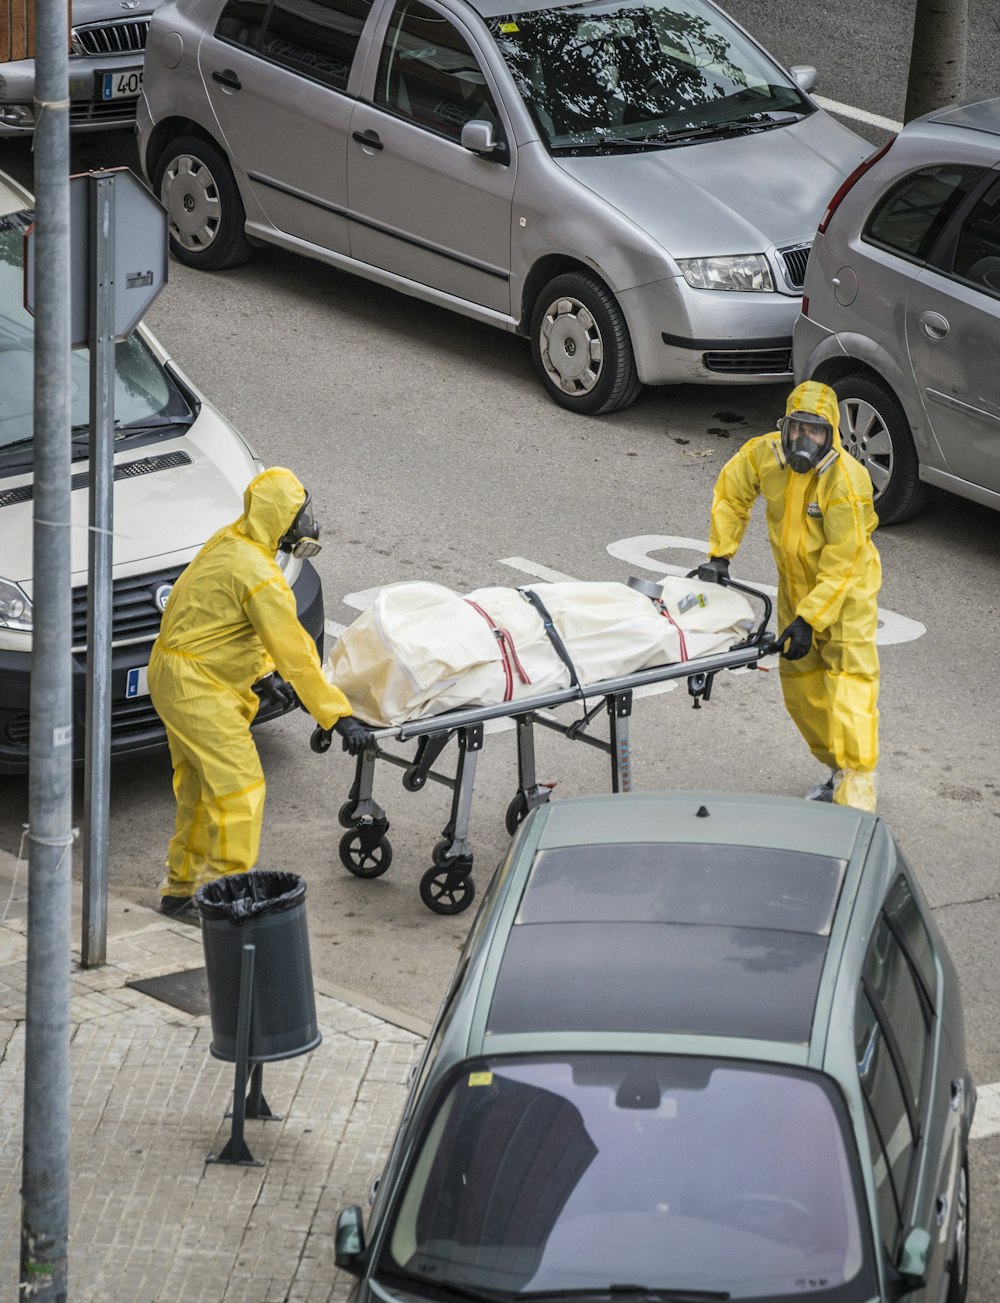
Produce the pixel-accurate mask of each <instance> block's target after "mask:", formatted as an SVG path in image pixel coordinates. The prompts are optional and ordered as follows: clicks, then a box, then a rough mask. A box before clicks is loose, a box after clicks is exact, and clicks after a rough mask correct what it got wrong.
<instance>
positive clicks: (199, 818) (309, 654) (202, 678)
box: [148, 466, 351, 897]
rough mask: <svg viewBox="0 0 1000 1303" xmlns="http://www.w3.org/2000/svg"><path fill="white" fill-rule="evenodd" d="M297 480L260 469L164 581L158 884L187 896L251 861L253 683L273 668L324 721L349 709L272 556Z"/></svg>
mask: <svg viewBox="0 0 1000 1303" xmlns="http://www.w3.org/2000/svg"><path fill="white" fill-rule="evenodd" d="M305 496H306V492H305V489H304V488H303V487H302V485H301V484H300V483H299V481H298V480H297V479H296V477H295V476H294V475H293V474H292V472H291V471H289V470H285V469H284V467H280V466H275V467H271V469H270V470H266V471H263V472H262V473H261V474H260V475H258V476H257V477H256V478H255V479H254V480H252V481H251V483H250V484H249V485H248V487H247V489H246V492H245V493H244V495H243V515H242V516H240V518H239V519H238V520H236V521H234V522H233V523H232V524H231V525H226V526H225V527H224V528H223V529H220V530H219V531H218V532H217V533H216V534H214V535H213V536H212V537H211V538H210V539H209V540H208V542H207V543H206V544H205V545H204V547H203V548H202V549H201V551H200V552H199V553H198V555H197V556H196V557H195V558H194V560H193V561H192V562H191V564H190V565H189V566H188V567H187V569H186V570H185V571H184V572H183V573H182V574H181V576H180V578H179V579H178V580H177V583H176V584H175V585H174V589H173V592H172V593H171V594H170V599H169V601H168V602H167V607H166V610H165V611H164V613H163V621H162V623H161V625H160V634H159V637H158V638H157V639H156V642H155V643H154V644H153V649H152V652H151V654H150V659H149V672H148V673H149V691H150V696H151V697H152V700H153V705H154V706H155V707H156V710H157V713H158V714H159V716H160V718H161V720H162V721H163V723H164V725H165V727H166V730H167V739H168V741H169V743H170V758H171V760H172V762H173V766H174V795H175V797H176V799H177V819H176V825H175V829H174V835H173V837H172V838H171V841H170V846H169V849H168V852H167V876H166V878H165V879H164V881H163V882H162V883H161V885H160V893H161V895H163V896H171V897H180V896H191V895H193V894H194V893H195V891H196V890H197V889H198V887H200V886H201V885H202V884H203V883H205V882H210V881H211V880H212V879H214V878H218V877H220V876H221V875H222V874H225V873H244V872H246V871H248V870H249V869H252V868H253V867H254V866H255V865H256V863H257V851H258V848H259V846H260V830H261V820H262V816H263V813H264V773H263V770H262V769H261V765H260V759H259V758H258V755H257V748H256V746H255V745H254V742H253V739H252V737H251V736H250V723H251V721H252V719H253V717H254V715H255V714H256V713H257V707H258V705H259V704H260V703H259V700H258V698H257V695H256V693H254V692H253V691H252V690H251V684H253V683H255V682H256V681H257V679H259V678H260V677H261V676H262V675H264V674H267V673H269V672H270V671H271V670H273V669H277V671H278V673H279V674H280V675H281V677H282V678H284V679H287V680H288V681H289V682H290V683H291V684H292V686H293V687H294V688H295V691H296V692H297V693H298V695H299V698H300V700H301V701H302V704H303V705H304V706H305V707H306V709H307V710H308V711H309V713H310V714H311V715H312V716H313V718H314V719H315V720H316V722H317V723H318V724H320V725H321V726H322V727H323V728H332V727H333V725H334V724H335V723H336V722H337V720H338V719H340V718H341V716H343V715H350V714H351V707H350V705H349V704H348V701H347V698H346V697H345V696H344V694H343V693H342V692H341V691H340V689H339V688H336V687H334V686H333V685H332V684H330V683H329V682H327V680H326V678H325V677H324V676H323V672H322V670H321V668H320V662H319V656H318V655H317V652H316V645H315V643H314V642H313V640H312V639H311V638H310V636H309V634H308V633H306V631H305V629H304V628H303V627H302V625H301V624H300V623H299V619H298V616H297V614H296V609H295V597H294V595H293V594H292V590H291V588H290V587H289V585H288V582H287V580H286V579H285V577H284V575H283V574H282V572H281V570H280V569H279V567H278V564H277V562H276V561H275V552H276V551H277V548H278V540H279V539H280V538H281V536H282V535H283V534H284V533H285V532H286V530H287V529H288V528H289V526H290V525H291V523H292V521H293V520H294V518H295V516H296V514H297V512H298V510H299V508H300V507H301V506H302V504H303V502H304V501H305Z"/></svg>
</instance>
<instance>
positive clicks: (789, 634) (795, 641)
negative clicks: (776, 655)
mask: <svg viewBox="0 0 1000 1303" xmlns="http://www.w3.org/2000/svg"><path fill="white" fill-rule="evenodd" d="M812 640H813V631H812V625H811V624H807V623H806V622H805V620H803V618H802V616H801V615H797V616H796V617H795V619H794V620H793V621H792V622H791V624H790V625H789V626H788V628H787V629H785V630H784V632H783V633H779V634H778V640H777V642H776V643H775V644H774V647H775V650H777V649H778V648H779V647H782V648H784V644H785V643H786V642H787V643H788V647H787V648H785V649H784V650H783V651H782V653H781V654H782V656H783V657H784V658H785V660H786V661H800V660H801V659H802V657H803V656H805V654H806V652H807V651H808V650H809V648H810V647H811V646H812Z"/></svg>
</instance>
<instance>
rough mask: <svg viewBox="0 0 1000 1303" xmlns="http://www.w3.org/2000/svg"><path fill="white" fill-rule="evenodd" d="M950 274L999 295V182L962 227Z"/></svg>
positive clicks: (986, 194)
mask: <svg viewBox="0 0 1000 1303" xmlns="http://www.w3.org/2000/svg"><path fill="white" fill-rule="evenodd" d="M954 272H955V275H956V276H960V277H961V278H962V279H963V280H966V281H970V282H971V283H972V284H973V285H976V286H978V287H979V288H982V289H987V290H989V291H990V293H991V294H997V295H1000V179H998V180H996V181H994V183H993V184H992V185H991V186H990V188H989V189H988V190H987V191H986V193H985V194H984V195H983V197H982V198H981V199H980V200H979V202H978V203H977V204H976V206H975V207H974V208H973V210H972V212H971V213H970V214H969V216H968V217H967V218H966V219H965V221H964V222H963V223H962V229H961V231H960V232H959V236H958V244H957V246H956V248H955V263H954Z"/></svg>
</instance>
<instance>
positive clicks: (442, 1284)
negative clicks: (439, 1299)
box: [380, 1271, 520, 1303]
mask: <svg viewBox="0 0 1000 1303" xmlns="http://www.w3.org/2000/svg"><path fill="white" fill-rule="evenodd" d="M382 1274H384V1275H385V1276H387V1277H389V1278H390V1279H392V1280H394V1281H400V1282H401V1283H403V1284H406V1285H420V1286H423V1287H425V1288H427V1289H429V1290H431V1291H433V1292H434V1293H435V1294H446V1295H448V1297H449V1298H456V1299H463V1300H466V1301H467V1303H516V1300H517V1299H518V1298H519V1297H520V1296H519V1295H517V1294H512V1293H510V1292H509V1291H508V1290H500V1289H479V1288H477V1287H476V1286H475V1285H462V1284H460V1283H458V1282H456V1281H443V1280H432V1279H431V1278H430V1277H429V1276H417V1275H414V1274H413V1273H412V1272H409V1271H393V1272H385V1273H380V1276H381V1275H382Z"/></svg>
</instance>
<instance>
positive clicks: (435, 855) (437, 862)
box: [431, 837, 454, 869]
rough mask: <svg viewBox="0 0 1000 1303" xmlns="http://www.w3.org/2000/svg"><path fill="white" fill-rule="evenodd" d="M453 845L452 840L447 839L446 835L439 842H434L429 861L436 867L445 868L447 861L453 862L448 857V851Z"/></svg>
mask: <svg viewBox="0 0 1000 1303" xmlns="http://www.w3.org/2000/svg"><path fill="white" fill-rule="evenodd" d="M453 845H454V842H452V841H449V839H448V838H447V837H442V839H441V840H440V841H439V842H436V843H435V845H434V849H433V850H432V851H431V863H432V864H433V865H434V867H435V868H436V869H444V868H447V867H448V865H449V863H453V862H454V861H449V859H448V852H449V851H450V850H451V848H452V846H453Z"/></svg>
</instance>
